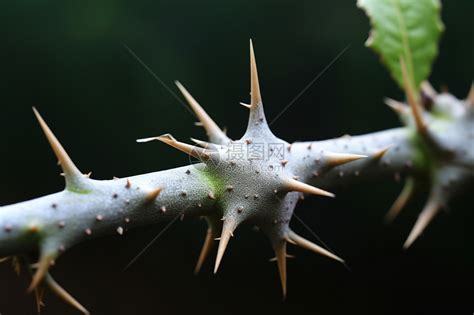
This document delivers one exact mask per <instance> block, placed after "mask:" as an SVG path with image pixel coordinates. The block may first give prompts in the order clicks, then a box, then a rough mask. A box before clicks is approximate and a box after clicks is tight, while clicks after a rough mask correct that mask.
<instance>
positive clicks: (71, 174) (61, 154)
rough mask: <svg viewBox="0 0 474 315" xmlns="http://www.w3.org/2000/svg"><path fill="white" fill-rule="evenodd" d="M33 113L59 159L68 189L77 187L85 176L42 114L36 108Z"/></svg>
mask: <svg viewBox="0 0 474 315" xmlns="http://www.w3.org/2000/svg"><path fill="white" fill-rule="evenodd" d="M33 112H34V114H35V116H36V119H37V120H38V122H39V124H40V126H41V129H43V132H44V134H45V136H46V139H48V142H49V144H50V146H51V148H52V149H53V151H54V154H55V155H56V158H57V159H58V161H59V163H60V165H61V168H62V169H63V172H64V176H65V178H66V187H67V186H70V185H71V184H75V185H77V182H78V181H79V179H80V178H81V179H82V178H83V174H82V173H81V172H80V171H79V169H78V168H77V167H76V165H74V163H73V162H72V160H71V158H70V157H69V155H68V154H67V153H66V151H65V150H64V148H63V146H62V145H61V143H59V141H58V139H57V138H56V136H55V135H54V134H53V132H52V131H51V129H49V127H48V125H47V124H46V122H45V121H44V120H43V118H42V117H41V115H40V113H39V112H38V111H37V110H36V108H35V107H33Z"/></svg>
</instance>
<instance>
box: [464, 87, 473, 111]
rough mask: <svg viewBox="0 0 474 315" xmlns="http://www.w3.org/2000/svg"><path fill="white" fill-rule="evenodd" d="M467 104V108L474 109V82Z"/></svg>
mask: <svg viewBox="0 0 474 315" xmlns="http://www.w3.org/2000/svg"><path fill="white" fill-rule="evenodd" d="M465 102H466V106H467V107H469V108H471V109H474V82H473V83H471V88H470V89H469V93H468V94H467V97H466V101H465Z"/></svg>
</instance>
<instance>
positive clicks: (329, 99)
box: [0, 0, 474, 315]
mask: <svg viewBox="0 0 474 315" xmlns="http://www.w3.org/2000/svg"><path fill="white" fill-rule="evenodd" d="M443 5H444V8H443V13H442V14H443V20H444V22H445V24H446V32H445V34H444V35H443V38H442V41H441V47H440V55H439V57H438V58H437V60H436V62H435V65H434V71H433V74H432V76H431V81H432V83H433V85H434V86H435V87H440V86H447V87H448V88H449V90H450V91H451V92H452V93H453V94H455V95H457V96H458V97H462V98H464V97H465V96H466V95H467V91H468V89H469V86H470V84H471V82H472V79H473V73H474V71H473V63H472V58H473V53H474V49H473V28H472V12H473V11H474V2H473V1H471V0H466V1H444V2H443ZM368 31H369V24H368V19H367V18H366V17H365V15H364V14H363V12H362V11H360V10H358V9H357V8H356V5H355V3H354V1H292V2H290V1H260V0H259V1H225V3H224V2H223V1H191V0H188V1H182V0H179V1H178V0H175V1H111V0H109V1H65V2H61V1H21V0H18V1H2V2H1V3H0V32H1V34H2V35H1V40H2V43H1V49H0V86H1V93H0V108H1V110H0V137H1V142H0V143H1V144H2V145H1V146H0V156H1V164H0V165H1V168H0V171H1V174H2V184H1V185H0V187H1V189H0V204H2V205H4V204H9V203H14V202H18V201H22V200H26V199H30V198H33V197H37V196H41V195H44V194H48V193H52V192H56V191H58V190H61V189H62V187H63V183H62V181H63V180H62V178H61V177H60V176H58V173H59V169H58V168H57V166H56V163H55V159H54V156H53V154H52V152H51V151H50V148H49V147H48V144H47V143H46V141H45V139H44V137H43V135H42V133H41V131H40V129H39V127H38V124H37V123H36V121H35V119H34V117H33V114H32V111H31V107H32V106H37V108H38V109H39V110H40V112H41V113H42V114H43V116H44V117H45V119H46V120H47V121H48V123H49V124H50V126H51V127H52V128H53V130H54V131H55V132H56V134H57V135H58V137H59V138H60V140H61V141H62V142H63V144H64V145H65V147H66V148H67V149H68V151H69V153H70V155H71V156H72V157H73V159H74V160H75V162H76V163H77V165H78V166H79V167H80V168H81V170H83V171H85V172H86V171H93V177H94V178H98V179H108V178H111V177H112V176H119V177H121V176H127V175H134V174H141V173H146V172H151V171H156V170H162V169H167V168H171V167H176V166H180V165H183V164H185V163H187V162H188V159H187V157H186V156H184V155H183V154H180V153H179V152H177V151H176V150H173V149H170V148H168V147H166V146H165V145H162V144H159V143H153V144H148V145H139V144H137V143H135V139H137V138H140V137H146V136H153V135H159V134H162V133H165V132H172V133H173V135H175V136H176V137H179V138H180V139H187V138H188V137H190V136H193V137H197V138H201V139H203V138H204V137H205V134H204V132H203V130H201V128H198V127H195V126H194V125H193V123H194V121H195V119H194V118H193V117H192V116H191V115H190V114H189V112H188V111H187V110H186V109H185V108H184V107H183V106H182V105H181V104H180V103H179V102H178V101H177V100H176V99H175V98H174V97H173V96H172V95H171V94H170V93H169V92H168V91H167V90H166V89H165V88H164V87H163V86H162V85H160V84H159V83H158V82H157V81H156V80H155V79H154V78H153V77H152V76H151V75H150V74H149V73H148V72H147V71H146V70H145V69H144V68H143V67H142V66H141V65H140V64H139V63H138V62H137V61H136V60H135V59H134V58H133V57H132V56H131V55H130V54H129V53H128V52H127V50H126V49H125V48H124V46H123V44H126V45H128V46H129V47H130V48H131V49H132V50H133V51H134V52H135V53H136V54H137V55H138V56H139V57H140V58H141V59H142V60H143V61H144V62H145V63H146V64H147V65H148V66H149V67H150V68H151V69H152V70H153V71H154V72H155V73H156V74H157V75H158V76H159V77H160V78H161V79H162V80H163V81H164V83H166V85H168V86H169V87H170V88H171V90H172V91H173V92H174V93H177V89H176V88H175V86H174V84H173V81H174V80H175V79H179V80H180V81H181V82H182V83H183V84H184V85H185V86H186V87H188V89H189V90H190V91H191V93H192V94H193V95H194V96H195V97H196V98H197V99H198V100H199V101H200V102H201V104H202V105H203V106H205V108H206V109H207V110H208V112H209V113H210V114H211V115H212V117H213V118H214V119H215V120H216V121H217V122H218V123H219V124H220V125H221V126H227V127H228V130H229V135H230V136H231V137H234V138H237V137H240V135H241V134H242V133H243V131H244V129H245V126H246V121H247V111H246V110H245V109H243V108H242V107H241V106H240V105H238V102H239V101H248V98H249V97H248V92H249V70H248V68H249V61H248V59H249V56H248V40H249V38H250V37H251V38H252V39H253V41H254V45H255V49H256V54H257V61H258V66H259V72H260V81H261V88H262V94H263V99H264V103H265V106H266V112H267V117H268V119H269V120H272V118H273V117H275V116H276V115H278V114H279V112H280V111H281V110H282V109H283V108H284V107H285V106H286V105H287V104H288V103H289V102H290V101H291V100H292V99H293V98H294V97H295V96H296V95H297V94H298V93H299V92H300V91H301V90H302V89H303V88H304V87H305V86H306V84H307V83H308V82H310V81H311V80H312V79H313V78H314V77H315V76H317V75H318V74H319V73H320V72H321V71H322V70H323V69H324V68H325V67H326V66H327V65H328V64H329V63H330V62H331V60H333V58H334V57H335V56H336V55H337V54H338V53H340V52H341V51H342V50H343V49H344V48H345V47H346V46H347V45H349V44H350V48H349V49H348V50H347V51H346V52H345V54H343V56H342V57H341V58H339V60H337V62H335V63H334V64H333V65H332V66H331V67H330V68H329V69H328V70H327V71H326V72H325V73H324V75H322V76H321V77H320V78H319V79H318V80H317V81H316V83H315V84H314V85H313V86H312V87H311V88H310V89H309V90H308V91H307V92H306V93H305V94H304V95H303V96H301V97H300V98H299V99H298V100H297V102H295V103H294V104H293V106H291V107H290V108H289V109H288V111H286V112H285V114H284V115H283V116H282V117H281V118H279V119H278V120H277V122H275V123H274V124H273V125H272V129H273V130H274V132H275V134H276V135H278V136H280V137H282V138H284V139H286V140H287V141H290V142H292V141H296V140H310V139H314V140H315V139H325V138H329V137H337V136H341V135H343V134H346V133H349V134H361V133H367V132H372V131H377V130H380V129H386V128H391V127H396V126H398V125H399V123H398V120H397V118H396V117H395V115H393V114H392V113H391V111H390V110H389V109H388V108H387V107H386V106H384V105H383V103H382V99H383V97H385V96H390V97H392V98H396V99H400V98H402V93H401V92H400V90H399V89H398V88H397V86H396V85H395V84H394V83H393V81H392V80H391V79H390V77H389V75H388V73H387V72H386V70H385V68H383V66H381V64H380V63H379V61H378V58H377V56H375V54H374V53H373V52H372V51H370V50H369V49H367V48H365V47H364V41H365V39H366V38H367V35H368ZM400 189H401V183H395V182H393V181H392V180H386V181H381V182H379V183H369V184H365V185H359V186H358V187H346V188H344V189H340V190H336V193H338V198H337V199H336V200H329V201H328V200H323V199H322V198H307V199H306V200H305V201H304V202H302V203H300V204H299V205H298V207H297V209H296V213H297V215H298V216H299V217H301V218H302V219H303V220H304V221H305V222H306V223H307V224H308V225H309V226H310V227H311V228H312V229H314V230H315V231H316V232H317V234H318V235H319V236H320V237H321V238H322V239H323V240H324V241H325V242H326V243H328V244H329V245H330V246H331V247H332V248H333V249H334V250H336V252H337V253H338V254H339V255H341V256H342V257H344V258H345V259H346V261H348V263H349V266H350V271H349V270H347V269H345V268H344V267H342V266H341V265H339V264H337V263H334V262H332V261H329V260H327V259H325V258H322V257H320V256H317V255H314V254H311V253H309V252H306V251H303V250H300V249H297V248H291V249H290V253H291V254H295V255H296V258H295V259H292V260H290V261H289V266H288V274H289V283H288V287H289V294H288V298H287V300H286V302H282V299H281V289H280V284H279V279H278V272H277V268H276V265H275V264H274V263H269V262H268V258H270V257H272V255H273V254H272V251H271V248H270V246H269V243H268V242H267V240H266V239H265V238H264V236H263V235H262V234H261V233H257V232H254V231H252V230H251V228H250V227H242V228H241V229H239V230H238V231H237V235H236V236H237V237H235V238H234V239H233V240H232V242H231V244H230V246H229V249H228V251H227V253H226V256H225V257H224V261H223V265H222V268H221V270H220V271H219V273H218V274H217V275H215V276H214V275H212V272H211V266H212V264H213V259H214V257H212V258H211V259H210V260H209V261H208V263H207V264H206V265H205V268H204V270H203V271H202V273H201V275H199V276H194V275H193V274H192V270H193V267H194V264H195V262H196V259H197V256H198V254H199V251H200V248H201V243H202V241H203V239H204V235H205V230H206V226H205V223H204V222H203V221H199V220H192V219H188V220H185V221H184V222H181V223H176V224H174V225H173V226H172V228H171V229H170V230H169V231H168V232H167V233H166V234H165V235H164V236H163V237H161V238H160V239H159V240H158V242H156V244H155V245H154V246H152V248H150V249H149V250H148V251H147V252H146V254H145V255H144V256H143V257H142V258H141V259H140V260H139V261H137V263H136V264H135V265H134V266H133V267H132V268H131V269H129V270H128V271H126V272H122V269H123V267H124V266H125V265H126V264H127V263H128V262H129V260H130V259H131V258H132V257H133V256H134V255H135V254H136V253H137V252H138V251H139V250H141V249H142V248H143V247H144V245H145V244H146V243H147V242H148V241H149V240H150V239H152V238H153V236H155V235H156V234H157V233H158V232H159V231H160V230H161V229H162V228H163V227H164V225H165V223H163V224H160V225H156V226H150V227H146V228H142V229H138V230H135V231H130V232H129V233H127V234H126V235H125V236H122V237H119V236H118V235H117V236H110V237H108V238H103V239H100V240H96V241H93V242H89V243H84V244H81V245H80V246H77V247H75V248H74V249H72V250H70V251H69V252H68V253H67V254H66V255H64V256H63V257H62V258H61V259H60V260H59V261H58V264H57V266H56V267H55V268H54V270H53V274H54V275H55V277H56V278H57V280H58V281H59V282H60V283H61V284H62V285H63V286H64V287H65V288H66V289H67V290H69V291H70V292H71V293H72V294H73V295H74V296H75V297H76V298H78V300H79V301H81V302H82V303H83V304H84V305H85V306H87V307H88V308H89V309H90V311H91V312H92V314H104V315H106V314H127V315H128V314H190V313H191V314H198V313H206V314H277V313H281V314H306V313H308V314H391V313H393V314H472V312H474V253H473V246H474V229H473V227H474V212H473V211H472V210H473V206H472V205H473V203H474V198H473V196H472V194H469V193H465V194H464V195H461V196H459V198H458V199H456V200H455V201H453V202H452V203H451V205H450V209H451V211H449V212H448V213H447V214H442V215H440V216H439V217H438V218H437V219H436V220H435V222H434V223H433V224H432V225H431V226H430V227H429V228H428V230H427V232H426V233H425V234H424V235H423V236H422V237H421V238H420V239H419V240H418V241H417V242H416V243H415V244H414V246H413V248H412V249H410V250H409V251H408V252H404V251H402V249H401V245H402V243H403V241H404V239H405V237H406V236H407V235H408V232H409V230H410V229H411V227H412V225H413V223H414V220H415V219H416V217H417V214H418V213H419V211H420V207H421V206H422V205H423V202H424V197H425V196H426V194H425V193H423V192H421V193H420V194H419V195H418V197H417V198H416V200H415V201H414V202H412V203H411V204H410V205H409V207H408V208H407V209H406V211H404V212H403V213H402V215H401V217H400V218H399V219H398V220H397V221H396V222H395V223H394V224H392V225H390V226H387V225H384V224H383V220H382V219H383V216H384V214H385V212H386V211H387V209H388V208H389V207H390V205H391V203H392V202H393V200H394V199H395V197H396V196H397V194H398V192H399V190H400ZM468 192H469V191H468ZM470 192H472V187H470ZM292 227H293V228H294V229H295V230H296V231H298V232H300V233H301V234H303V235H304V236H306V237H308V238H310V239H312V240H313V237H312V236H311V234H310V233H309V232H308V231H307V230H305V229H304V228H303V227H302V226H301V224H299V223H298V222H297V221H294V222H292ZM0 278H1V279H2V280H1V281H0V313H1V314H2V315H11V314H34V312H35V303H34V297H33V296H32V295H27V294H26V288H27V285H28V282H29V278H28V277H27V275H25V274H23V275H22V276H20V278H17V276H16V275H14V273H13V271H12V270H11V268H10V266H9V264H3V265H1V266H0ZM45 302H46V305H47V307H46V309H45V310H44V314H77V312H76V311H75V310H73V309H71V308H70V307H69V306H67V305H65V304H64V303H63V302H62V301H60V300H58V299H57V298H56V297H55V296H52V295H51V294H48V295H47V297H46V301H45Z"/></svg>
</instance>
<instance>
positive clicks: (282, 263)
mask: <svg viewBox="0 0 474 315" xmlns="http://www.w3.org/2000/svg"><path fill="white" fill-rule="evenodd" d="M275 254H276V259H277V263H278V272H279V273H280V282H281V288H282V290H283V299H286V241H283V242H281V243H280V244H279V245H278V246H277V247H276V248H275Z"/></svg>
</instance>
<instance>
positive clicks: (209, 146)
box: [190, 138, 217, 150]
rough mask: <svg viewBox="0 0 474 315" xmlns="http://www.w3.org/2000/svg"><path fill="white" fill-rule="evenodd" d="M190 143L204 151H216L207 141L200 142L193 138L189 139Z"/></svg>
mask: <svg viewBox="0 0 474 315" xmlns="http://www.w3.org/2000/svg"><path fill="white" fill-rule="evenodd" d="M190 139H191V141H192V142H194V143H196V144H197V145H198V146H200V147H202V148H204V149H210V150H217V146H216V145H215V144H214V143H210V142H207V141H202V140H199V139H195V138H190Z"/></svg>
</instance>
